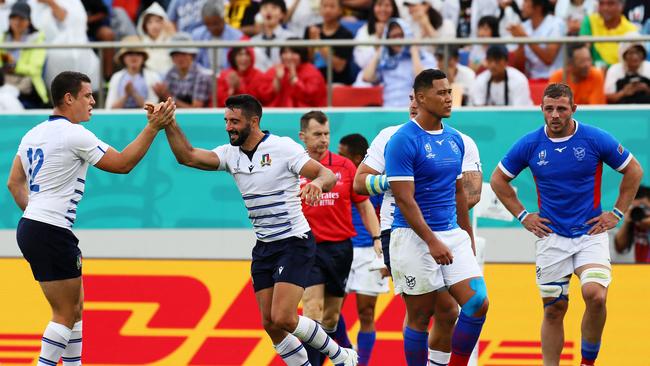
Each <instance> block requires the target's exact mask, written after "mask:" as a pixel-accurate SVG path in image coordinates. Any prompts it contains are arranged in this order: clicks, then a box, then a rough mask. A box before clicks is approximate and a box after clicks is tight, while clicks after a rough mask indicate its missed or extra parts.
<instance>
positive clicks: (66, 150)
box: [17, 116, 109, 229]
mask: <svg viewBox="0 0 650 366" xmlns="http://www.w3.org/2000/svg"><path fill="white" fill-rule="evenodd" d="M108 148H109V145H107V144H106V143H104V142H102V141H101V140H99V139H98V138H97V137H96V136H95V135H94V134H93V133H92V132H90V131H88V130H87V129H85V128H84V127H83V126H82V125H80V124H78V123H71V122H70V121H68V120H67V119H66V118H65V117H62V116H50V118H49V119H48V120H47V121H45V122H42V123H40V124H39V125H37V126H36V127H34V128H32V129H31V130H30V131H29V132H27V134H26V135H25V136H24V137H23V139H22V140H21V141H20V146H19V147H18V154H17V155H18V156H20V161H21V163H22V165H23V170H24V171H25V175H26V176H27V182H28V185H29V201H28V203H27V208H26V209H25V212H24V214H23V217H25V218H28V219H31V220H36V221H40V222H44V223H47V224H50V225H55V226H59V227H63V228H66V229H71V228H72V225H73V224H74V221H75V219H76V218H77V205H78V204H79V201H81V199H82V198H83V195H84V188H85V184H86V172H87V171H88V164H92V165H95V164H97V162H98V161H99V160H100V159H101V158H102V157H103V156H104V153H105V152H106V151H107V149H108Z"/></svg>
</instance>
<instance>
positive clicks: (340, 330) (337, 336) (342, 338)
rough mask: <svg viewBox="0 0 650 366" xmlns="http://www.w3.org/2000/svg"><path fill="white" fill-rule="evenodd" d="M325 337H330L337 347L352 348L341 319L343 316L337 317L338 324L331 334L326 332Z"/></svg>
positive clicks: (343, 321) (343, 320)
mask: <svg viewBox="0 0 650 366" xmlns="http://www.w3.org/2000/svg"><path fill="white" fill-rule="evenodd" d="M327 335H328V336H330V338H332V339H333V340H335V341H336V343H338V344H339V346H341V347H343V348H352V343H351V342H350V338H349V337H348V331H347V327H346V326H345V319H343V314H341V315H340V316H339V322H338V323H337V324H336V330H334V331H333V332H329V331H328V332H327Z"/></svg>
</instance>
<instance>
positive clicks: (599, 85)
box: [549, 43, 605, 104]
mask: <svg viewBox="0 0 650 366" xmlns="http://www.w3.org/2000/svg"><path fill="white" fill-rule="evenodd" d="M568 47H569V49H568V51H567V55H568V58H569V59H568V61H567V69H566V84H567V85H569V87H570V88H571V90H572V91H573V100H574V102H575V104H605V94H604V89H605V80H604V79H605V78H604V77H603V72H602V70H600V69H599V68H597V67H595V66H593V65H592V60H591V52H590V51H589V47H587V45H586V44H584V43H578V44H571V45H569V46H568ZM563 74H564V70H563V69H560V70H557V71H556V72H554V73H553V75H551V78H550V79H549V83H561V82H563V79H564V75H563Z"/></svg>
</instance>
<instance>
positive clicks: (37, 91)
mask: <svg viewBox="0 0 650 366" xmlns="http://www.w3.org/2000/svg"><path fill="white" fill-rule="evenodd" d="M0 31H1V33H0V43H2V42H7V43H14V42H15V43H25V44H45V43H54V44H61V43H87V42H89V41H98V42H101V41H115V40H120V41H122V42H123V43H124V44H129V43H145V44H165V43H167V42H171V41H207V40H227V41H241V42H242V46H241V47H237V48H233V49H219V50H217V51H216V52H215V51H214V50H213V49H209V48H191V47H188V48H168V49H164V48H146V47H145V48H122V49H117V50H111V49H104V50H103V51H102V52H97V51H93V50H92V49H48V50H45V49H0V66H1V72H0V96H1V98H2V100H3V101H2V103H0V111H6V110H17V109H20V108H45V107H47V106H48V105H49V104H50V100H49V96H48V93H47V90H48V85H49V84H50V82H51V80H52V78H53V76H54V75H56V74H58V73H59V72H61V71H63V70H64V69H73V70H76V71H81V72H84V73H86V74H88V75H89V76H90V77H91V80H92V82H93V85H94V86H95V87H98V86H99V85H100V83H99V81H100V80H104V81H106V82H107V85H108V87H107V93H106V96H107V97H106V100H105V103H104V106H105V107H106V108H141V107H142V106H143V105H144V103H145V102H149V101H157V100H161V99H164V98H166V97H168V96H172V97H174V98H175V99H176V101H177V105H178V107H181V108H183V107H187V108H200V107H214V106H223V103H224V101H225V99H226V98H227V97H228V96H230V95H233V94H239V93H248V94H252V95H254V96H255V97H257V98H258V99H259V100H260V101H261V102H262V103H263V104H264V106H268V107H319V106H324V105H325V104H326V103H327V91H326V81H325V80H326V75H327V60H328V58H330V57H331V66H332V75H333V83H334V85H335V86H336V85H345V86H352V87H359V88H362V87H366V88H367V87H370V88H376V87H379V88H381V93H383V102H380V103H379V104H381V105H384V106H394V107H406V106H407V105H408V97H407V96H408V93H409V91H410V89H411V86H412V82H413V78H414V77H415V75H417V74H418V73H419V72H420V71H421V70H422V69H426V68H435V67H438V68H441V69H443V71H446V72H447V74H448V76H449V80H450V82H451V83H452V88H453V89H454V95H455V103H456V104H457V105H475V106H493V105H495V106H500V105H511V106H526V105H533V104H536V103H538V102H539V100H537V99H538V95H539V93H538V90H543V87H544V86H545V85H547V84H548V83H549V82H557V81H564V82H567V83H568V84H569V85H570V86H571V87H572V89H573V90H574V92H575V97H576V102H577V103H578V104H605V103H650V63H649V62H648V59H650V58H649V57H648V45H647V44H644V43H643V42H628V43H621V44H619V43H616V42H600V43H594V44H569V45H562V44H559V43H543V44H528V45H517V44H512V45H510V44H509V45H493V46H489V47H488V46H486V45H472V44H467V45H465V46H463V47H456V46H447V47H441V46H438V47H434V46H419V47H418V46H390V47H388V46H387V47H371V46H356V47H354V48H350V47H332V48H331V53H332V54H331V55H329V54H328V52H329V50H330V49H329V48H327V47H322V48H321V47H293V46H292V47H287V46H285V47H268V48H265V47H247V46H246V42H247V41H248V40H255V41H273V40H291V39H311V40H327V39H350V40H351V39H356V40H360V41H364V40H377V39H436V40H445V39H454V38H467V37H480V38H481V37H486V38H515V37H536V38H556V37H562V36H574V35H594V36H602V35H610V36H612V35H613V36H622V35H638V34H650V2H648V1H647V0H286V2H285V0H157V1H153V0H128V1H127V0H0ZM565 47H566V48H567V49H566V50H565V49H564V48H565ZM445 52H446V54H445ZM565 55H566V57H568V59H567V60H564V57H565ZM100 56H101V59H100ZM565 65H566V69H565V68H564V67H565ZM215 80H216V87H217V89H216V92H217V93H216V94H217V96H218V98H217V99H216V105H215V102H214V101H213V95H214V93H215V91H214V90H213V87H214V85H215ZM359 90H364V89H359Z"/></svg>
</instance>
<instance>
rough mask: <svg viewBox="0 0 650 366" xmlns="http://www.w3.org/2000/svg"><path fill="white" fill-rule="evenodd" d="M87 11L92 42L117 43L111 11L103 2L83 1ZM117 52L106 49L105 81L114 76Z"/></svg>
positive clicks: (88, 34) (104, 60)
mask: <svg viewBox="0 0 650 366" xmlns="http://www.w3.org/2000/svg"><path fill="white" fill-rule="evenodd" d="M81 3H82V4H83V6H84V9H85V10H86V16H87V23H88V30H87V31H86V34H87V36H88V39H90V40H91V41H98V42H112V41H115V39H116V38H115V33H114V32H113V30H112V29H111V18H110V10H109V9H108V7H107V6H106V4H104V1H103V0H81ZM114 55H115V50H114V49H112V48H105V49H104V55H103V56H104V59H103V60H101V61H102V70H103V72H104V79H106V80H108V79H109V78H110V77H111V75H113V57H114Z"/></svg>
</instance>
